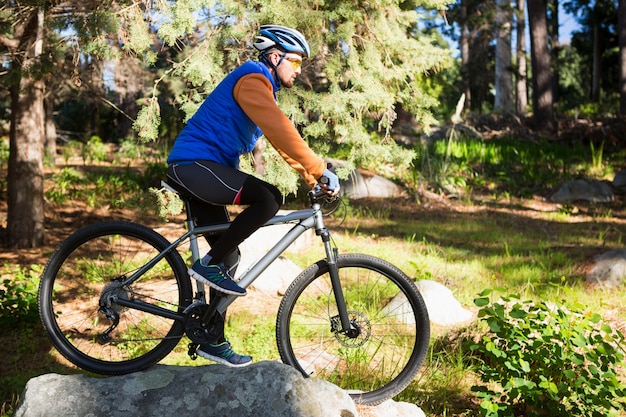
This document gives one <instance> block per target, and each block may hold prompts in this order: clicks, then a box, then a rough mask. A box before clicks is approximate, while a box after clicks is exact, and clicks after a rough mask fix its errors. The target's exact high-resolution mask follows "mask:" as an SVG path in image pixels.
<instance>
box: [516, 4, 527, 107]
mask: <svg viewBox="0 0 626 417" xmlns="http://www.w3.org/2000/svg"><path fill="white" fill-rule="evenodd" d="M525 8H526V4H525V2H524V0H517V51H516V54H517V72H516V78H515V90H516V94H515V97H516V101H515V104H516V110H517V114H518V115H519V116H526V107H527V106H528V85H527V83H526V81H527V78H526V74H527V71H526V18H525V17H524V12H525Z"/></svg>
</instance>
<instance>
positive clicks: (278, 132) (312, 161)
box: [233, 74, 326, 186]
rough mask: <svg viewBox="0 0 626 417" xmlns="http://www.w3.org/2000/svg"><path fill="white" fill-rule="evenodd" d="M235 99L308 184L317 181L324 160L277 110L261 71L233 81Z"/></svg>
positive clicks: (323, 167)
mask: <svg viewBox="0 0 626 417" xmlns="http://www.w3.org/2000/svg"><path fill="white" fill-rule="evenodd" d="M233 96H234V98H235V101H236V102H237V103H238V104H239V106H240V107H241V109H242V110H243V111H244V113H246V115H247V116H248V117H249V118H250V120H252V121H253V122H254V123H255V124H256V125H257V126H258V127H259V128H260V129H261V130H262V131H263V134H264V135H265V137H266V138H267V140H268V141H269V142H270V143H271V144H272V146H273V147H274V148H275V149H276V151H277V152H278V153H279V154H280V156H282V157H283V159H285V161H287V163H288V164H289V165H290V166H291V167H292V168H294V169H295V170H296V171H298V173H299V174H300V175H301V176H302V178H304V180H305V181H306V182H307V183H308V184H309V185H310V186H314V185H315V184H317V179H318V178H320V177H321V176H322V175H323V174H324V171H325V170H326V162H325V161H324V159H323V158H321V157H319V156H317V155H316V154H315V152H313V150H311V148H309V145H307V143H306V142H305V141H304V139H302V136H300V134H299V133H298V130H297V129H296V127H295V126H294V124H293V123H292V122H291V120H289V118H288V117H287V116H286V115H285V114H284V113H283V112H282V110H280V108H279V107H278V105H277V104H276V101H274V95H273V94H272V85H271V83H270V82H269V80H268V79H267V78H266V77H265V76H264V75H262V74H248V75H245V76H243V77H241V79H240V80H239V81H238V82H237V84H235V88H234V89H233Z"/></svg>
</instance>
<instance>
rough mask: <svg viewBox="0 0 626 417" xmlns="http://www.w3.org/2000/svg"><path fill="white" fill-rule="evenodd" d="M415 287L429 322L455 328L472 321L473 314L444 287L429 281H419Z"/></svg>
mask: <svg viewBox="0 0 626 417" xmlns="http://www.w3.org/2000/svg"><path fill="white" fill-rule="evenodd" d="M415 285H417V289H418V290H419V292H420V294H421V295H422V298H423V299H424V303H425V304H426V309H427V310H428V317H429V318H430V321H431V322H433V323H435V324H438V325H440V326H456V325H460V324H465V323H467V322H468V321H470V320H473V319H474V313H472V312H471V311H469V310H467V309H465V308H464V307H463V306H462V305H461V303H459V302H458V301H457V299H456V298H455V297H454V294H452V291H450V290H449V289H448V288H447V287H446V286H445V285H442V284H440V283H438V282H436V281H431V280H420V281H417V282H416V283H415Z"/></svg>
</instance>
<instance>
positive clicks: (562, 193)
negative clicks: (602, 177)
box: [549, 179, 614, 203]
mask: <svg viewBox="0 0 626 417" xmlns="http://www.w3.org/2000/svg"><path fill="white" fill-rule="evenodd" d="M549 200H550V201H552V202H553V203H569V202H573V201H577V200H586V201H591V202H594V203H610V202H612V201H613V200H614V195H613V190H612V189H611V186H610V185H609V184H608V183H606V182H604V181H598V180H590V179H577V180H573V181H567V182H565V183H564V184H563V185H562V186H561V188H559V190H558V191H557V192H555V193H554V194H552V195H551V196H550V197H549Z"/></svg>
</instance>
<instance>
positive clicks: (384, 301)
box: [276, 254, 430, 405]
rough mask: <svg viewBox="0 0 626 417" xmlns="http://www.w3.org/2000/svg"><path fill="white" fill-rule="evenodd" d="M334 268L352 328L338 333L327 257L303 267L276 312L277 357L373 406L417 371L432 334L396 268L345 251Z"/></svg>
mask: <svg viewBox="0 0 626 417" xmlns="http://www.w3.org/2000/svg"><path fill="white" fill-rule="evenodd" d="M337 268H338V272H339V278H340V281H341V287H342V289H343V295H344V298H345V301H346V306H347V310H348V315H349V317H350V322H351V325H352V327H353V330H352V331H351V332H347V333H346V332H342V331H341V323H340V321H339V316H338V311H337V303H336V301H335V296H334V292H333V289H332V284H331V280H330V275H329V267H328V264H327V262H326V261H319V262H317V263H316V264H314V265H312V266H310V267H309V268H307V269H306V270H304V271H303V272H302V273H301V274H300V275H299V276H298V277H297V278H296V279H295V280H294V282H293V283H292V284H291V286H290V287H289V289H288V290H287V292H286V293H285V296H284V297H283V300H282V302H281V304H280V307H279V310H278V317H277V322H276V339H277V343H278V350H279V352H280V356H281V359H282V361H283V362H284V363H286V364H288V365H291V366H293V367H295V368H296V369H298V370H299V371H300V372H302V374H303V375H305V376H315V377H318V378H322V379H325V380H328V381H330V382H332V383H334V384H336V385H337V386H339V387H340V388H343V389H345V390H347V391H348V392H349V393H350V396H351V397H352V398H353V399H354V400H355V402H357V403H361V404H369V405H375V404H379V403H381V402H383V401H385V400H387V399H389V398H392V397H393V396H395V395H397V394H399V393H400V392H401V391H402V390H404V389H405V388H406V387H407V385H409V384H410V383H411V381H412V380H413V378H415V375H416V374H417V372H418V371H419V369H420V367H421V366H422V363H423V362H424V358H425V356H426V352H427V350H428V343H429V338H430V321H429V319H428V312H427V310H426V305H425V304H424V300H423V299H422V297H421V295H420V294H419V292H418V291H417V288H416V287H415V284H414V283H413V282H412V281H411V280H410V279H409V278H408V277H407V276H406V275H405V274H404V273H403V272H402V271H400V270H399V269H398V268H396V267H395V266H393V265H391V264H390V263H388V262H386V261H384V260H382V259H379V258H375V257H371V256H368V255H362V254H343V255H340V256H339V257H338V260H337Z"/></svg>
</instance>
